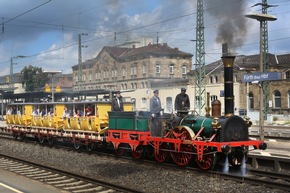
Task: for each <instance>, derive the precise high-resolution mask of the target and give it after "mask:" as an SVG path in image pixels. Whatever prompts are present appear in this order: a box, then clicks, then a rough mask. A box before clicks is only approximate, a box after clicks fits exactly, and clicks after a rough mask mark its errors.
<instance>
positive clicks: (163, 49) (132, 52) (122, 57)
mask: <svg viewBox="0 0 290 193" xmlns="http://www.w3.org/2000/svg"><path fill="white" fill-rule="evenodd" d="M103 52H106V53H108V54H109V55H110V56H111V57H112V58H114V59H115V60H116V61H119V62H124V61H128V60H134V58H137V57H138V59H140V58H142V57H144V58H147V57H150V56H156V57H158V56H168V57H180V58H192V56H193V55H192V54H190V53H186V52H182V51H180V50H179V49H178V48H171V47H169V46H168V45H167V44H166V43H163V44H148V45H147V46H143V47H138V48H135V46H133V47H132V48H123V47H118V46H105V47H103V49H102V50H101V51H100V53H99V54H98V56H97V57H96V58H94V59H91V60H87V61H85V62H83V63H82V66H83V67H84V68H87V67H88V68H89V67H90V65H94V64H95V63H96V62H97V60H99V59H100V56H101V55H102V53H103ZM77 66H78V65H74V66H72V68H73V69H75V70H76V69H77Z"/></svg>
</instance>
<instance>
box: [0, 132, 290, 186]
mask: <svg viewBox="0 0 290 193" xmlns="http://www.w3.org/2000/svg"><path fill="white" fill-rule="evenodd" d="M1 137H3V136H1ZM6 137H8V138H10V139H13V138H12V137H11V136H10V137H9V136H6ZM6 137H5V138H6ZM27 142H29V143H30V142H32V143H35V141H29V140H28V141H27ZM55 148H65V149H68V151H71V150H72V149H73V146H71V147H67V146H64V147H63V146H55ZM78 152H80V153H88V152H87V151H86V150H85V149H79V150H78ZM90 153H97V154H101V153H102V152H95V151H93V152H90ZM106 155H108V154H107V153H106ZM112 156H114V155H112ZM253 156H254V155H251V157H250V160H252V159H253ZM266 158H267V157H265V159H266ZM124 159H133V158H132V157H131V158H128V157H125V158H124ZM260 159H263V158H260ZM272 159H277V160H279V158H275V157H274V158H272ZM136 161H137V162H138V160H136ZM0 162H3V161H0ZM141 162H142V163H143V164H144V163H145V162H146V163H147V161H146V160H142V161H141ZM275 162H277V161H275V160H274V161H273V165H274V163H275ZM289 162H290V160H289V161H288V163H289ZM148 164H156V165H159V166H161V167H170V168H172V169H177V170H180V168H177V167H176V166H175V165H174V166H173V165H171V164H159V163H156V162H151V161H148ZM248 164H250V163H248ZM0 167H1V165H0ZM186 169H189V170H193V171H192V172H200V173H203V174H210V175H212V172H215V171H210V172H204V171H200V170H198V169H196V168H190V167H186ZM20 171H21V170H20ZM44 173H45V172H44ZM46 173H48V171H46ZM61 173H62V172H61ZM48 174H49V175H48ZM48 174H46V175H48V176H51V175H52V177H53V174H50V173H48ZM31 175H33V174H31ZM38 175H40V176H39V178H42V175H41V174H38ZM73 175H75V174H70V175H68V176H73ZM214 175H218V176H221V177H222V178H224V179H231V180H235V181H238V182H243V183H249V184H255V185H263V186H265V187H270V188H278V189H283V190H287V189H288V190H290V184H289V181H290V177H289V175H287V174H280V173H279V171H276V172H265V171H261V170H246V169H245V171H244V172H243V173H238V174H237V173H236V172H234V173H232V172H230V173H227V172H216V173H214ZM36 177H37V176H36ZM71 178H73V177H67V178H65V179H64V180H65V181H66V180H71ZM81 178H82V177H80V178H77V179H78V180H76V181H72V182H71V184H72V185H76V186H77V185H79V183H80V184H81V183H82V182H80V181H85V180H80V179H81ZM41 180H42V181H47V182H48V183H52V185H53V183H56V184H55V185H58V186H59V187H66V185H65V184H58V182H54V181H53V180H49V179H47V180H46V179H45V178H44V177H43V179H41ZM50 181H51V182H50ZM65 181H64V182H65ZM88 181H91V180H88ZM88 183H91V182H88ZM56 187H57V186H56ZM134 191H136V190H134ZM125 192H126V191H125ZM127 192H129V191H127Z"/></svg>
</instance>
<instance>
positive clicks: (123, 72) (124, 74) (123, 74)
mask: <svg viewBox="0 0 290 193" xmlns="http://www.w3.org/2000/svg"><path fill="white" fill-rule="evenodd" d="M122 76H123V77H125V76H126V70H125V68H122Z"/></svg>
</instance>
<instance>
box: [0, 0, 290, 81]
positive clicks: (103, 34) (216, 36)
mask: <svg viewBox="0 0 290 193" xmlns="http://www.w3.org/2000/svg"><path fill="white" fill-rule="evenodd" d="M261 2H262V0H204V10H205V11H204V26H205V52H206V63H211V62H213V61H216V60H218V59H220V57H221V45H222V43H223V42H228V43H229V44H230V47H231V49H232V50H234V52H236V53H237V54H243V55H248V54H258V53H259V22H258V21H256V20H253V19H249V18H245V17H244V15H245V14H247V13H253V12H256V13H259V12H261V6H260V5H258V6H254V5H255V4H257V3H261ZM268 4H269V5H271V7H270V8H269V9H268V14H271V15H275V16H276V17H277V18H278V19H277V21H273V22H268V26H269V51H270V52H271V53H274V54H286V53H290V47H289V45H290V24H289V20H290V9H289V8H290V1H289V0H268ZM0 17H1V18H2V19H1V18H0V22H1V23H2V25H1V28H0V68H1V71H0V76H4V75H7V74H9V73H10V59H11V58H14V59H13V63H14V65H13V67H14V68H13V69H14V72H20V71H21V70H22V69H23V67H25V66H27V65H32V66H39V67H42V68H43V69H45V70H63V72H64V73H71V72H72V69H71V66H73V65H76V64H77V63H78V37H79V34H83V33H84V34H87V35H82V36H81V38H82V45H83V46H84V48H82V59H83V61H85V60H88V59H91V58H94V57H96V56H97V54H98V52H99V51H100V50H101V49H102V47H104V46H114V45H118V44H122V43H124V42H126V41H130V40H133V39H134V38H138V37H142V36H147V37H150V38H152V39H153V43H156V40H157V33H158V37H159V42H162V43H167V44H168V45H169V46H170V47H178V48H179V49H180V50H181V51H184V52H188V53H191V54H194V55H195V42H192V41H190V40H195V39H196V32H195V31H196V0H142V1H141V0H0ZM115 34H116V35H115ZM17 56H26V57H25V58H16V57H17ZM194 61H195V58H193V62H194Z"/></svg>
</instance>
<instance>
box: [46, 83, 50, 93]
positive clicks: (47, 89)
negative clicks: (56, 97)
mask: <svg viewBox="0 0 290 193" xmlns="http://www.w3.org/2000/svg"><path fill="white" fill-rule="evenodd" d="M45 92H50V86H49V85H48V84H47V85H45Z"/></svg>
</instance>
